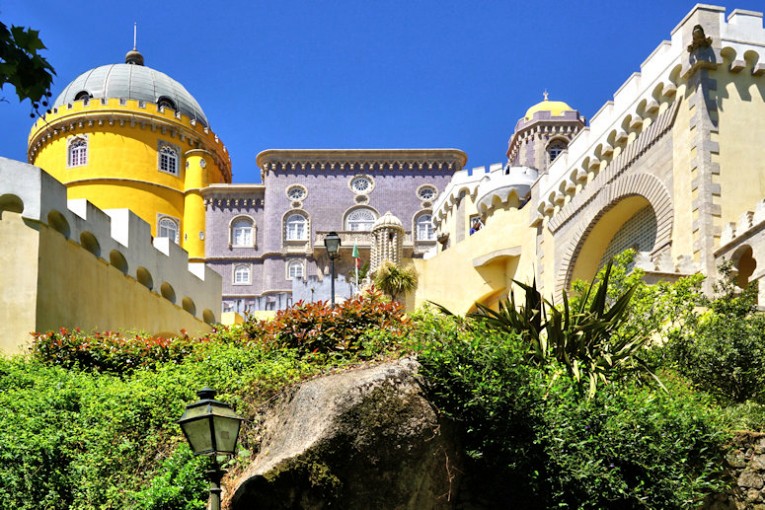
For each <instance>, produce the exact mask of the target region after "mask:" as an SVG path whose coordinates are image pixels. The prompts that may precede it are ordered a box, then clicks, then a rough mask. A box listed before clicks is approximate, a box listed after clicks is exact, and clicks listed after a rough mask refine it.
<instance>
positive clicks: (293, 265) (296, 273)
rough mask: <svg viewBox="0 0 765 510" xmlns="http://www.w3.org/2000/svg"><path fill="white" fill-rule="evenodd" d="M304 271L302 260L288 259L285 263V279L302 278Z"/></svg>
mask: <svg viewBox="0 0 765 510" xmlns="http://www.w3.org/2000/svg"><path fill="white" fill-rule="evenodd" d="M303 273H304V268H303V262H302V261H300V260H290V261H289V263H288V264H287V279H288V280H296V279H298V278H302V277H303Z"/></svg>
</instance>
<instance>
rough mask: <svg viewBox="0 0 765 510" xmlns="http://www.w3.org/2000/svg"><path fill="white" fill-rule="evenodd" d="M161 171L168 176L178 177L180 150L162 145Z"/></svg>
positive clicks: (160, 156)
mask: <svg viewBox="0 0 765 510" xmlns="http://www.w3.org/2000/svg"><path fill="white" fill-rule="evenodd" d="M159 170H160V171H161V172H166V173H168V174H172V175H178V149H176V148H175V147H173V146H172V145H167V144H161V145H160V147H159Z"/></svg>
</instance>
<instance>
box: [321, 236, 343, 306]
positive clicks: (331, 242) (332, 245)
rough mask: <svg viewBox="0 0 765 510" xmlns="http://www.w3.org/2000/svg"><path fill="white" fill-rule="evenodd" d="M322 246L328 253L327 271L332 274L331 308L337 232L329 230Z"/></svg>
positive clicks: (338, 240)
mask: <svg viewBox="0 0 765 510" xmlns="http://www.w3.org/2000/svg"><path fill="white" fill-rule="evenodd" d="M324 247H325V248H327V255H329V272H330V275H331V276H332V282H331V287H330V288H331V290H330V295H331V297H332V308H334V307H335V259H336V258H337V255H338V252H339V251H340V236H339V235H337V232H330V233H329V234H327V236H326V237H325V238H324Z"/></svg>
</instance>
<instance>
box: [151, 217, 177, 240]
mask: <svg viewBox="0 0 765 510" xmlns="http://www.w3.org/2000/svg"><path fill="white" fill-rule="evenodd" d="M179 230H180V228H178V222H177V221H176V220H174V219H173V218H169V217H167V216H164V217H162V218H160V219H159V223H158V225H157V237H167V238H168V239H170V240H171V241H172V242H174V243H177V242H178V231H179Z"/></svg>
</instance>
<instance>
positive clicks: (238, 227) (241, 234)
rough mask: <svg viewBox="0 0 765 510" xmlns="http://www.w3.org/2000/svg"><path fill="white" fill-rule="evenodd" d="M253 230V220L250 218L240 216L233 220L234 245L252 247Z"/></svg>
mask: <svg viewBox="0 0 765 510" xmlns="http://www.w3.org/2000/svg"><path fill="white" fill-rule="evenodd" d="M253 230H254V229H253V228H252V220H251V219H249V218H239V219H236V220H234V221H233V222H231V244H232V246H238V247H248V248H252V247H253V246H254V243H253V242H252V241H253Z"/></svg>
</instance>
